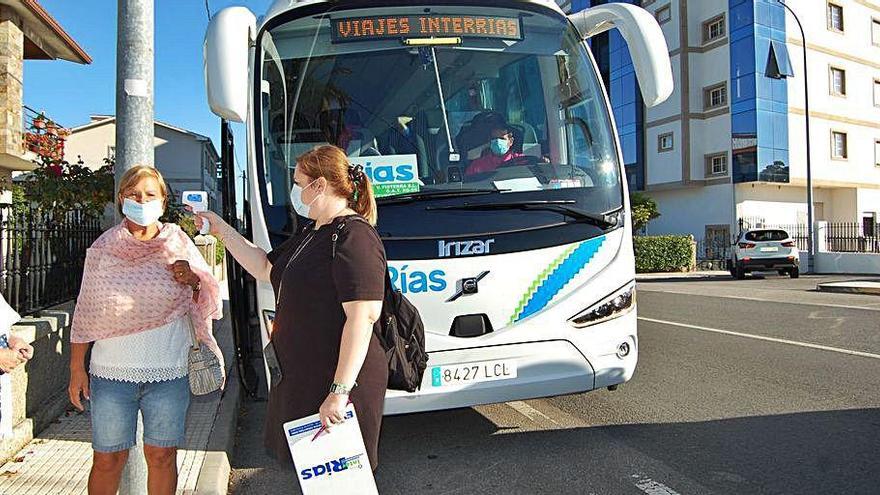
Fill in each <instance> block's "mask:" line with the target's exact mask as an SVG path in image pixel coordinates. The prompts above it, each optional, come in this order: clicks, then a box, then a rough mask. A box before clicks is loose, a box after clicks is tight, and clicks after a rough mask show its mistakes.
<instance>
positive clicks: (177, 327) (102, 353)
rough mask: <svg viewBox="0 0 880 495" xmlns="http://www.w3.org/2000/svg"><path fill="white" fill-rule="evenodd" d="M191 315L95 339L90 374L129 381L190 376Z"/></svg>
mask: <svg viewBox="0 0 880 495" xmlns="http://www.w3.org/2000/svg"><path fill="white" fill-rule="evenodd" d="M189 325H191V323H190V321H189V315H184V316H183V317H182V318H180V319H178V320H175V321H173V322H171V323H169V324H167V325H165V326H162V327H159V328H154V329H152V330H145V331H143V332H138V333H134V334H131V335H123V336H121V337H111V338H108V339H101V340H97V341H95V344H94V346H92V360H91V364H90V365H89V373H91V374H92V375H95V376H97V377H100V378H106V379H109V380H120V381H126V382H137V383H147V382H161V381H165V380H173V379H175V378H182V377H184V376H187V372H188V371H187V353H188V350H189V346H190V344H191V337H190V333H189Z"/></svg>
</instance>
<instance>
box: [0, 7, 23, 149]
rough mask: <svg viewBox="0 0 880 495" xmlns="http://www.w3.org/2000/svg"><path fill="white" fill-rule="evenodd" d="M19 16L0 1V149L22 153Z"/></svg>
mask: <svg viewBox="0 0 880 495" xmlns="http://www.w3.org/2000/svg"><path fill="white" fill-rule="evenodd" d="M21 25H22V21H21V18H19V16H18V15H17V14H16V13H15V11H13V10H12V8H10V7H9V6H6V5H0V152H2V153H6V154H10V155H15V156H19V155H21V154H22V150H23V148H22V101H23V97H24V96H23V86H24V83H23V82H22V81H23V80H24V34H23V33H22V30H21Z"/></svg>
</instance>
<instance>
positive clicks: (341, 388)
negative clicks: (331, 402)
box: [330, 382, 357, 395]
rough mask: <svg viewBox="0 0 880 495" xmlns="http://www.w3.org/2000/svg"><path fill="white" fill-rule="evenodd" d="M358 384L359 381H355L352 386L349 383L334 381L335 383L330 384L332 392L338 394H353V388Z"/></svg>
mask: <svg viewBox="0 0 880 495" xmlns="http://www.w3.org/2000/svg"><path fill="white" fill-rule="evenodd" d="M356 386H357V382H355V384H354V385H352V386H351V387H349V386H348V385H345V384H343V383H336V382H333V384H332V385H330V393H331V394H338V395H349V394H351V390H352V389H353V388H354V387H356Z"/></svg>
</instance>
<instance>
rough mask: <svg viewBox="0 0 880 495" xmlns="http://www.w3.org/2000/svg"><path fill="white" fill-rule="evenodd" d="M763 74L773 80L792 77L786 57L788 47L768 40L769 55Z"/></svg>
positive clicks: (780, 42)
mask: <svg viewBox="0 0 880 495" xmlns="http://www.w3.org/2000/svg"><path fill="white" fill-rule="evenodd" d="M764 73H765V74H767V77H772V78H773V79H785V78H786V77H794V70H793V69H792V68H791V59H790V57H789V56H788V46H787V45H786V44H785V43H784V42H782V41H776V40H770V54H769V55H768V57H767V68H766V69H765V71H764Z"/></svg>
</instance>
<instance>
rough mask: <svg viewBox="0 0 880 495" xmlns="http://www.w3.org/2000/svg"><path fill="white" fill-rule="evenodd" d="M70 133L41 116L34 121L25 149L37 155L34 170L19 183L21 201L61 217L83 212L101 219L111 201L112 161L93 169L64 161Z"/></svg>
mask: <svg viewBox="0 0 880 495" xmlns="http://www.w3.org/2000/svg"><path fill="white" fill-rule="evenodd" d="M69 135H70V130H69V129H65V128H64V127H62V126H60V125H58V124H57V123H55V122H53V121H52V120H50V119H49V118H47V117H46V116H45V115H44V114H42V113H40V114H38V115H37V116H36V117H34V118H33V119H32V120H31V122H30V123H29V125H28V129H27V131H26V132H25V133H24V138H25V146H26V147H27V149H28V150H30V151H32V152H34V153H36V155H37V159H36V160H34V161H35V162H36V163H37V165H38V166H37V168H36V169H34V170H33V171H32V172H30V173H29V174H27V175H26V176H24V177H23V178H22V180H21V181H20V182H19V185H20V186H21V190H22V193H23V195H22V196H23V199H24V200H25V202H26V203H29V204H30V205H31V206H34V207H37V208H39V209H41V210H43V211H46V212H49V211H51V212H53V213H56V214H57V213H60V214H64V213H67V212H70V211H73V210H77V209H79V210H82V211H84V212H85V213H86V214H89V215H92V216H101V215H102V214H103V212H104V209H105V207H106V205H107V203H111V202H112V201H113V161H112V160H108V159H105V160H104V164H103V165H102V166H101V167H99V168H97V169H93V168H91V167H88V166H86V165H85V164H84V163H83V162H82V161H81V160H80V161H79V162H77V163H69V162H67V161H65V160H64V142H65V139H66V138H67V137H68V136H69Z"/></svg>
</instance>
